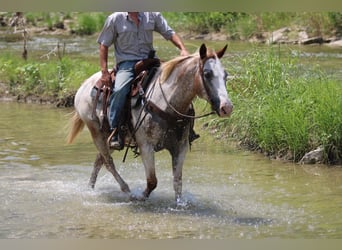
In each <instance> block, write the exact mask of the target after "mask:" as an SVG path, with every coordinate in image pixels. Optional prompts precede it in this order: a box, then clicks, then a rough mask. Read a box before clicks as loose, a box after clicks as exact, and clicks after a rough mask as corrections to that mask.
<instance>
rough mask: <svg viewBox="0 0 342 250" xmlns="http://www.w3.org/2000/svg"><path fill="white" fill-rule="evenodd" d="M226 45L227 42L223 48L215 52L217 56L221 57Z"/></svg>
mask: <svg viewBox="0 0 342 250" xmlns="http://www.w3.org/2000/svg"><path fill="white" fill-rule="evenodd" d="M227 47H228V44H226V46H224V48H223V49H221V50H219V51H217V52H216V55H217V57H218V58H221V57H222V56H223V55H224V52H226V49H227Z"/></svg>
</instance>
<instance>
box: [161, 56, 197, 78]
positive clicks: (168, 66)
mask: <svg viewBox="0 0 342 250" xmlns="http://www.w3.org/2000/svg"><path fill="white" fill-rule="evenodd" d="M194 57H195V54H193V55H189V56H178V57H175V58H173V59H171V60H169V61H167V62H164V63H163V64H162V65H161V70H162V71H161V75H160V82H161V83H163V82H164V81H166V79H167V78H168V77H169V76H170V74H171V72H172V71H173V69H174V68H175V67H176V66H177V65H178V64H180V63H182V62H184V61H185V60H187V59H189V58H194Z"/></svg>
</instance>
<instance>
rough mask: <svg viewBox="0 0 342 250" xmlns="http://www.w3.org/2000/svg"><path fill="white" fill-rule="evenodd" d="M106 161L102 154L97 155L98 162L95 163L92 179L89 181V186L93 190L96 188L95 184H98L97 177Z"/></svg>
mask: <svg viewBox="0 0 342 250" xmlns="http://www.w3.org/2000/svg"><path fill="white" fill-rule="evenodd" d="M103 163H104V161H103V157H102V155H101V154H100V153H98V154H97V156H96V160H95V162H94V169H93V172H92V173H91V177H90V180H89V186H90V187H91V188H94V187H95V183H96V179H97V175H98V173H99V171H100V169H101V167H102V165H103Z"/></svg>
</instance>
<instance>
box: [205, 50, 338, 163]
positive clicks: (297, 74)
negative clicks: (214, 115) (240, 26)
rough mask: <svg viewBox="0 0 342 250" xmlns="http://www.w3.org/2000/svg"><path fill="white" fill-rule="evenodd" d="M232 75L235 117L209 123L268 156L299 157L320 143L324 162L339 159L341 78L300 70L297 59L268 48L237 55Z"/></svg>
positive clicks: (295, 158)
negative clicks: (237, 61)
mask: <svg viewBox="0 0 342 250" xmlns="http://www.w3.org/2000/svg"><path fill="white" fill-rule="evenodd" d="M233 74H234V75H236V76H238V77H237V78H236V79H235V80H233V81H232V82H231V83H230V84H231V85H232V87H231V88H232V90H231V91H230V93H231V96H232V99H233V100H232V101H233V103H234V107H235V108H234V112H233V115H232V117H231V118H229V119H224V120H222V119H214V120H212V121H211V124H215V125H216V126H220V127H221V128H223V129H225V130H226V131H229V133H230V134H231V135H233V136H234V137H236V138H238V139H239V140H240V141H241V142H243V144H245V145H248V146H249V147H251V148H254V149H259V150H261V151H263V152H266V153H267V154H270V155H274V156H278V157H284V158H287V159H291V160H293V161H298V160H300V159H301V158H302V157H303V156H304V154H305V153H306V152H308V151H311V150H314V149H316V148H317V147H319V146H322V147H323V148H324V154H325V155H324V160H325V162H326V163H334V162H338V161H340V160H341V159H342V109H341V107H342V98H341V96H342V86H341V84H340V82H338V81H337V80H332V79H328V78H327V77H325V76H324V75H323V74H322V73H319V74H317V73H314V72H309V74H303V69H302V68H300V66H299V64H298V63H296V58H293V57H292V56H291V55H287V56H285V57H284V58H282V57H281V54H280V53H279V52H278V51H276V50H274V49H272V48H270V49H269V50H266V51H265V50H260V49H255V51H253V52H252V53H250V54H248V55H247V56H244V57H243V58H240V65H239V67H236V68H235V72H233Z"/></svg>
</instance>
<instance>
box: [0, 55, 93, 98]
mask: <svg viewBox="0 0 342 250" xmlns="http://www.w3.org/2000/svg"><path fill="white" fill-rule="evenodd" d="M0 65H2V67H1V69H0V79H1V80H2V82H3V83H5V84H6V85H7V87H8V91H9V92H10V93H11V94H15V95H19V94H23V95H28V94H35V95H51V96H55V95H61V96H63V95H65V94H66V93H73V92H75V91H76V90H77V88H78V87H79V85H80V84H81V82H83V81H84V80H85V79H86V78H87V77H89V76H90V75H91V74H93V73H94V72H96V71H97V70H98V65H97V64H96V63H89V62H87V61H84V60H83V59H78V58H71V57H63V58H61V59H58V58H51V59H49V60H36V59H29V60H28V61H24V60H22V59H21V58H20V57H14V56H13V55H9V54H7V55H6V54H3V55H2V56H1V57H0Z"/></svg>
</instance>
